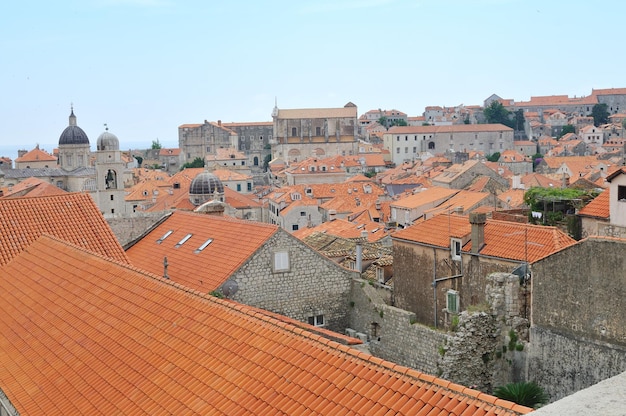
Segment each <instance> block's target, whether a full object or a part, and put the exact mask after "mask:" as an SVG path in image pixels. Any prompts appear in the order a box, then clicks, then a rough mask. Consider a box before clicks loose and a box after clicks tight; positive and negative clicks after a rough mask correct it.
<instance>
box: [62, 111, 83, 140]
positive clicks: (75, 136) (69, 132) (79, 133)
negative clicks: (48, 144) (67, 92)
mask: <svg viewBox="0 0 626 416" xmlns="http://www.w3.org/2000/svg"><path fill="white" fill-rule="evenodd" d="M65 144H87V145H88V144H89V138H87V134H85V132H84V131H83V129H81V128H80V127H78V126H77V125H76V116H75V115H74V109H72V112H71V114H70V125H69V126H67V127H66V128H65V130H63V133H61V137H59V146H63V145H65Z"/></svg>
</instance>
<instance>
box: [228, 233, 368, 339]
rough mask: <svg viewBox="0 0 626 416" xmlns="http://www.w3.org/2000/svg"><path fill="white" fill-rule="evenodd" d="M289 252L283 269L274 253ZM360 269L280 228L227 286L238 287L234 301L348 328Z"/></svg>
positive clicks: (337, 328) (342, 330)
mask: <svg viewBox="0 0 626 416" xmlns="http://www.w3.org/2000/svg"><path fill="white" fill-rule="evenodd" d="M277 252H282V253H287V254H286V256H287V259H288V260H287V263H288V264H287V265H286V267H284V268H283V269H280V270H277V269H276V267H275V263H274V257H275V255H276V253H277ZM356 276H358V274H357V273H356V272H355V271H352V270H349V269H346V268H344V267H342V266H339V265H338V264H336V263H335V262H333V261H332V260H330V259H328V258H326V257H324V256H322V255H321V254H319V253H318V252H316V251H315V250H313V249H311V248H310V247H309V246H307V245H306V244H304V243H302V242H301V241H300V240H298V239H297V238H295V237H292V236H291V235H290V234H288V233H287V232H285V231H284V230H282V229H278V231H277V232H276V233H274V235H272V236H271V237H270V238H269V239H268V241H267V242H266V243H264V244H263V246H262V247H261V248H260V249H259V250H258V251H257V252H255V253H254V254H253V255H252V257H251V258H250V259H249V260H248V261H247V262H246V263H245V264H244V265H243V266H242V267H241V268H239V269H238V270H237V271H236V272H235V273H233V274H232V276H231V277H230V278H229V281H228V282H227V283H225V286H222V290H224V291H225V290H226V289H225V288H226V287H228V285H231V284H232V282H234V283H236V286H237V287H238V290H237V291H236V292H235V293H234V295H232V296H230V299H233V300H234V301H237V302H241V303H244V304H247V305H252V306H255V307H258V308H262V309H266V310H269V311H272V312H276V313H279V314H281V315H285V316H288V317H290V318H293V319H297V320H299V321H302V322H309V323H313V324H314V325H317V326H324V327H326V328H329V329H331V330H334V331H337V332H344V329H345V328H346V327H347V326H348V322H347V316H348V309H349V294H350V286H351V281H352V279H353V278H354V277H356Z"/></svg>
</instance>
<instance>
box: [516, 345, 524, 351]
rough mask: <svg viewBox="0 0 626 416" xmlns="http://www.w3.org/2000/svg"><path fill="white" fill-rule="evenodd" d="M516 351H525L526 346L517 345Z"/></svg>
mask: <svg viewBox="0 0 626 416" xmlns="http://www.w3.org/2000/svg"><path fill="white" fill-rule="evenodd" d="M515 351H524V344H521V343H520V344H515Z"/></svg>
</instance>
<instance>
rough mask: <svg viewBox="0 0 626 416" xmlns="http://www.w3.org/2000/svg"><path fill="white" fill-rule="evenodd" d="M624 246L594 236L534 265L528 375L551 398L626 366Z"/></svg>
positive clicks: (622, 241) (618, 242)
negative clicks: (543, 388) (545, 390)
mask: <svg viewBox="0 0 626 416" xmlns="http://www.w3.org/2000/svg"><path fill="white" fill-rule="evenodd" d="M625 252H626V241H624V240H617V239H611V238H606V239H603V238H590V239H586V240H582V241H581V242H579V243H578V244H576V245H574V246H571V247H569V248H567V249H565V250H562V251H560V252H558V253H555V254H553V255H551V256H549V257H547V258H545V259H543V260H540V261H538V262H535V263H534V264H533V266H532V306H531V307H532V326H531V337H530V340H531V345H530V347H531V348H530V351H531V353H532V354H531V356H530V360H529V369H528V378H529V379H532V380H535V381H536V382H537V383H539V384H540V385H541V386H543V387H545V388H546V389H547V391H548V393H550V395H551V399H552V400H555V399H558V398H561V397H563V396H565V395H568V394H571V393H574V392H575V391H577V390H580V389H581V388H585V387H588V386H590V385H592V384H595V383H597V382H599V381H601V380H603V379H605V378H607V377H611V376H614V375H617V374H618V373H620V372H622V371H624V370H626V354H624V352H626V326H624V315H625V314H626V298H625V295H626V273H625V272H624V270H626V257H624V253H625Z"/></svg>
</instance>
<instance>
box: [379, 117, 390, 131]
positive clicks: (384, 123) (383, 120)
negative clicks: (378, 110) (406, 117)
mask: <svg viewBox="0 0 626 416" xmlns="http://www.w3.org/2000/svg"><path fill="white" fill-rule="evenodd" d="M387 122H388V121H387V117H385V116H381V117H380V118H379V119H378V124H380V125H381V126H383V127H384V128H386V129H387V130H389V126H388V125H387Z"/></svg>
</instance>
